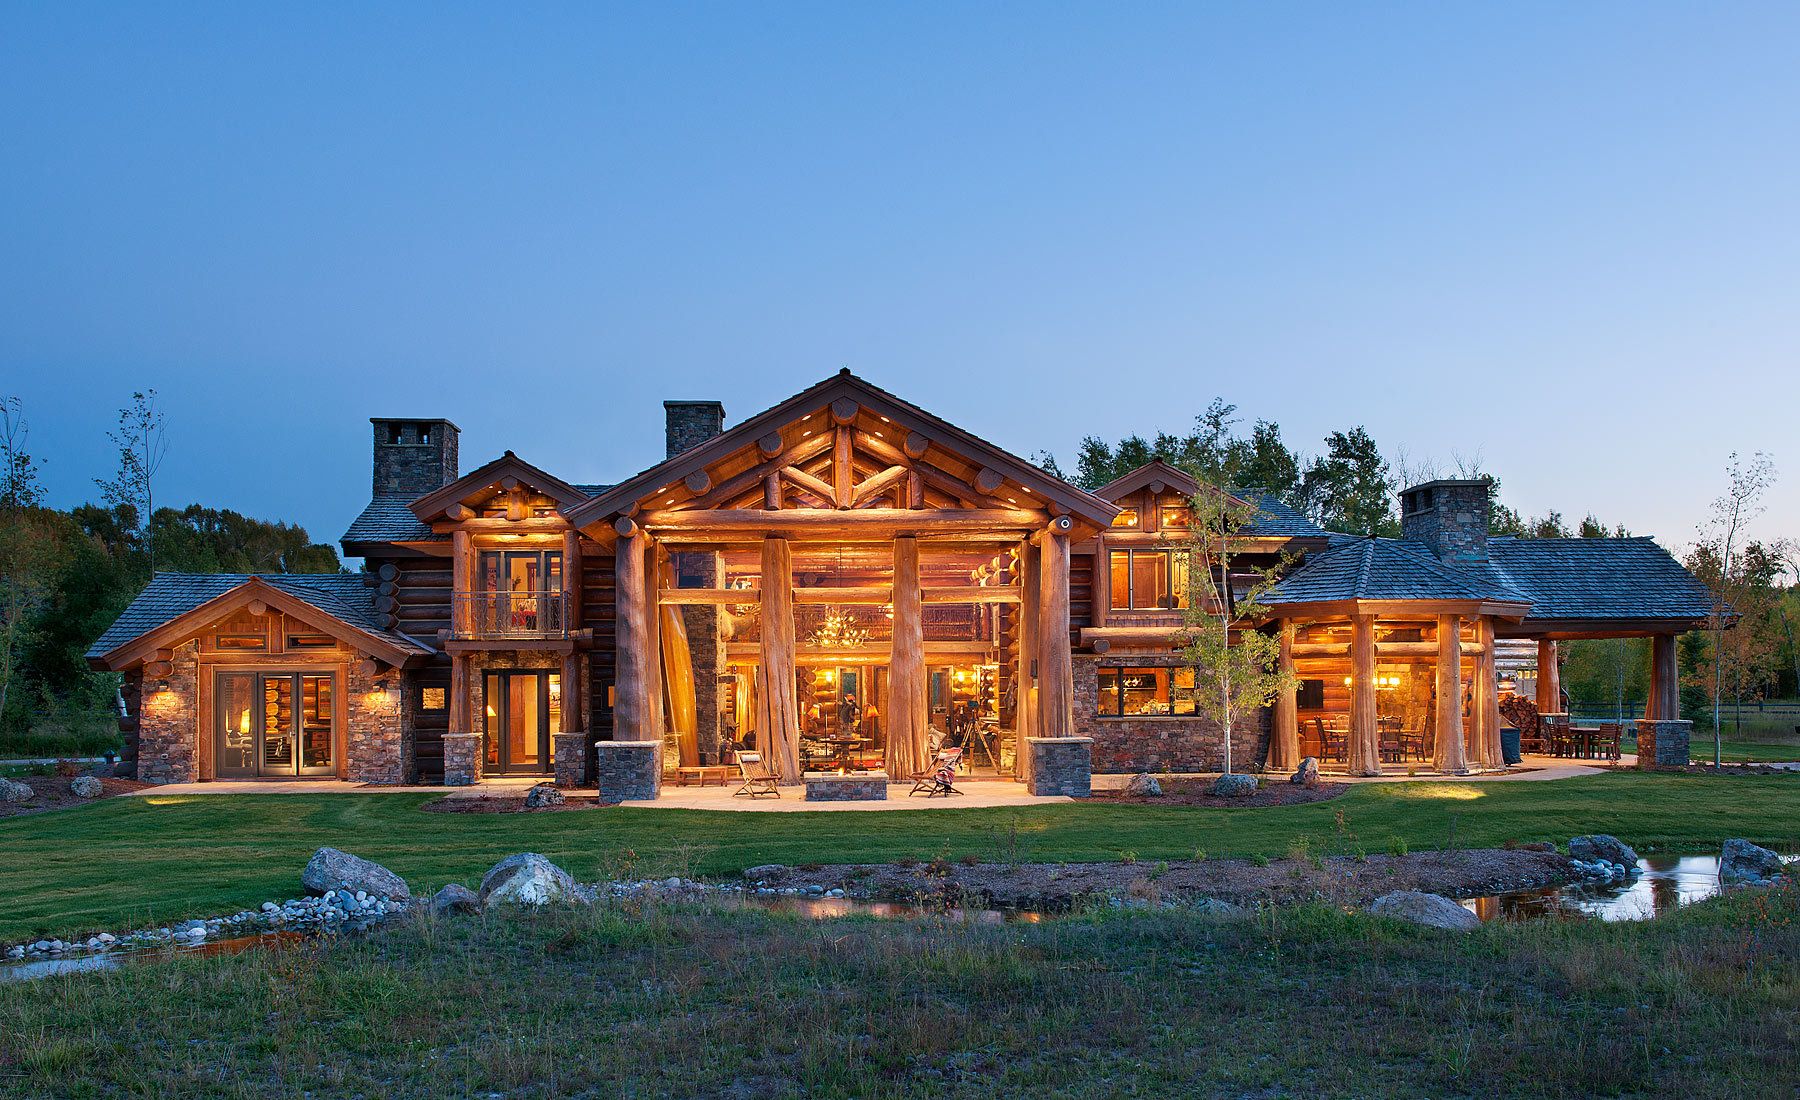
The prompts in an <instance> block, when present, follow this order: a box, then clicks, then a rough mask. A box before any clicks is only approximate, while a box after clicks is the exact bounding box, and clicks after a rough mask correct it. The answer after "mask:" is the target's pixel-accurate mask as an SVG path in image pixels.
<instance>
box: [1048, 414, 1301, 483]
mask: <svg viewBox="0 0 1800 1100" xmlns="http://www.w3.org/2000/svg"><path fill="white" fill-rule="evenodd" d="M1240 423H1242V421H1241V420H1240V419H1239V418H1238V416H1237V406H1236V405H1232V404H1228V403H1227V402H1226V401H1225V400H1224V399H1223V398H1216V397H1215V398H1214V399H1213V401H1212V403H1211V404H1209V405H1208V406H1207V407H1206V411H1205V412H1203V413H1201V414H1200V415H1199V416H1197V417H1195V418H1194V427H1193V429H1192V430H1191V431H1189V432H1188V433H1187V434H1186V435H1179V436H1178V435H1172V434H1170V433H1168V432H1158V433H1157V434H1156V437H1155V438H1154V439H1145V438H1144V437H1143V436H1141V435H1128V436H1126V437H1125V438H1124V439H1121V440H1120V441H1119V442H1118V443H1117V444H1110V443H1108V442H1106V441H1105V440H1103V439H1101V438H1099V437H1098V436H1091V435H1090V436H1088V437H1087V438H1085V439H1083V440H1082V441H1081V449H1080V451H1079V453H1078V454H1077V456H1076V468H1075V483H1076V484H1077V485H1080V486H1081V487H1082V488H1084V489H1098V488H1099V487H1100V486H1102V485H1105V484H1106V483H1107V482H1109V481H1116V480H1118V479H1119V478H1121V477H1124V476H1125V475H1126V474H1128V473H1130V472H1131V471H1133V470H1135V469H1137V468H1138V467H1139V466H1142V465H1144V464H1145V463H1147V462H1150V461H1151V460H1152V459H1158V458H1160V459H1162V460H1163V461H1164V462H1167V463H1169V464H1170V465H1171V466H1176V467H1179V468H1180V469H1183V470H1186V471H1187V472H1188V473H1190V474H1193V475H1194V476H1195V477H1196V478H1198V479H1199V480H1201V481H1203V482H1205V483H1207V484H1209V485H1227V486H1231V487H1233V488H1251V487H1254V488H1258V489H1266V490H1268V491H1269V492H1271V493H1274V494H1275V495H1276V496H1278V497H1280V498H1281V499H1283V500H1286V501H1288V502H1289V503H1291V504H1295V505H1296V506H1298V503H1299V502H1298V499H1297V498H1298V493H1299V488H1300V457H1299V456H1298V455H1297V454H1295V453H1294V452H1293V451H1292V450H1289V449H1288V446H1287V444H1286V443H1285V442H1284V441H1283V440H1282V438H1281V427H1280V425H1278V424H1276V423H1274V422H1272V421H1268V420H1258V421H1256V422H1255V423H1254V424H1252V425H1251V427H1250V434H1249V435H1247V436H1246V435H1241V434H1239V432H1238V430H1237V429H1238V425H1239V424H1240ZM1052 461H1054V460H1052ZM1040 465H1042V463H1040Z"/></svg>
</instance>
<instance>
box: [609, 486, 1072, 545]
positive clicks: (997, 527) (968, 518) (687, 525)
mask: <svg viewBox="0 0 1800 1100" xmlns="http://www.w3.org/2000/svg"><path fill="white" fill-rule="evenodd" d="M783 473H784V474H785V473H787V471H786V470H785V469H784V470H783ZM815 480H816V479H815ZM639 519H640V520H641V524H642V526H643V527H645V528H647V529H648V530H650V531H652V532H665V531H667V532H676V533H679V534H683V535H687V534H691V533H692V532H693V531H696V530H699V531H719V532H736V533H740V534H741V533H744V532H755V533H758V534H762V533H771V534H784V535H793V536H796V537H806V536H813V537H819V536H844V535H850V536H856V535H861V536H864V537H871V538H874V537H883V536H885V537H886V538H898V537H900V536H901V535H939V534H948V535H956V534H995V533H1001V532H1010V531H1026V530H1031V529H1035V528H1037V527H1039V526H1041V525H1042V523H1043V520H1044V517H1043V515H1042V513H1039V512H1028V511H1025V510H1024V509H1015V508H965V509H949V510H941V511H940V510H930V509H903V508H858V509H854V510H849V511H841V512H840V511H835V510H833V511H827V510H825V509H799V508H789V509H783V510H782V511H781V512H780V513H778V514H771V513H770V512H769V511H767V510H764V509H760V508H720V509H695V510H693V511H685V512H683V511H657V512H645V513H644V514H643V515H642V516H640V517H639Z"/></svg>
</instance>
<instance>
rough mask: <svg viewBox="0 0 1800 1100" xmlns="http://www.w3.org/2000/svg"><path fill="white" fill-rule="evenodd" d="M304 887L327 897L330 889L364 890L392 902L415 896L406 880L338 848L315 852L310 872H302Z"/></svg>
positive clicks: (301, 878)
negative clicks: (326, 894)
mask: <svg viewBox="0 0 1800 1100" xmlns="http://www.w3.org/2000/svg"><path fill="white" fill-rule="evenodd" d="M300 884H301V885H302V886H304V887H306V892H307V893H309V894H323V893H325V892H326V891H327V890H347V891H349V892H350V893H351V894H355V893H356V891H358V890H362V891H364V892H366V893H370V894H378V895H380V896H381V897H384V898H387V899H389V900H391V901H407V900H409V899H410V898H411V897H412V891H411V890H409V889H407V886H406V880H405V879H403V878H401V877H400V876H399V875H396V874H395V873H394V872H392V871H390V870H388V869H387V868H386V867H383V866H382V865H381V864H379V863H375V862H372V861H370V860H366V859H363V858H362V857H361V856H353V855H351V854H350V853H349V852H345V851H340V850H339V849H337V848H320V849H319V850H318V851H316V852H314V853H313V855H312V858H311V859H309V860H307V861H306V869H305V870H304V871H301V872H300Z"/></svg>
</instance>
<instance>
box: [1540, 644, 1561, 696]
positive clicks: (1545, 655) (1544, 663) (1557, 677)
mask: <svg viewBox="0 0 1800 1100" xmlns="http://www.w3.org/2000/svg"><path fill="white" fill-rule="evenodd" d="M1556 658H1557V652H1556V643H1555V642H1553V641H1551V640H1550V639H1548V638H1543V639H1540V640H1539V641H1538V678H1537V708H1538V713H1539V714H1561V713H1562V709H1563V706H1562V670H1561V669H1560V668H1558V667H1557V661H1556Z"/></svg>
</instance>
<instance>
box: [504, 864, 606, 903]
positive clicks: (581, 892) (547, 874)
mask: <svg viewBox="0 0 1800 1100" xmlns="http://www.w3.org/2000/svg"><path fill="white" fill-rule="evenodd" d="M593 900H594V894H593V891H591V890H589V889H588V888H587V887H585V886H583V885H581V883H579V882H576V881H575V879H574V878H573V876H571V875H570V874H569V872H567V871H565V870H563V869H562V868H561V867H558V866H557V865H556V864H554V863H551V862H550V861H549V860H548V859H545V858H544V857H543V856H541V855H538V854H537V853H536V852H520V853H519V854H518V855H512V856H507V857H506V858H505V859H503V860H501V861H500V862H499V863H496V864H494V866H493V867H491V868H489V870H488V873H487V874H485V875H483V876H481V904H482V905H483V906H489V905H495V904H512V905H547V904H549V903H551V902H572V903H576V904H582V905H586V904H590V903H592V902H593Z"/></svg>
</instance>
